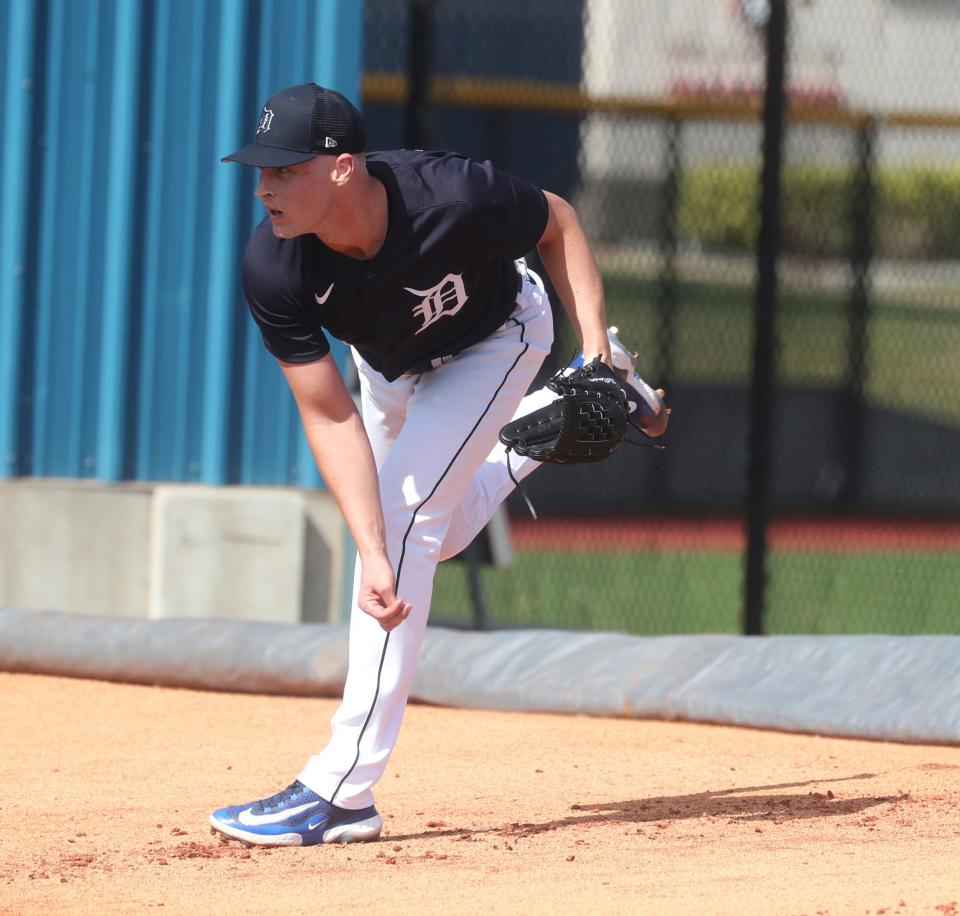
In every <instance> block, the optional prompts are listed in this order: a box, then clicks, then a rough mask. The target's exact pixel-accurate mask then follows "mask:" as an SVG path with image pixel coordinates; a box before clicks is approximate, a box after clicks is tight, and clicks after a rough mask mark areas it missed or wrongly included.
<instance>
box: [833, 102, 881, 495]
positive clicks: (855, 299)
mask: <svg viewBox="0 0 960 916" xmlns="http://www.w3.org/2000/svg"><path fill="white" fill-rule="evenodd" d="M875 133H876V125H875V123H874V121H873V120H872V119H868V120H866V121H864V123H863V124H861V125H860V128H859V130H858V131H857V166H856V171H855V172H854V175H853V181H852V182H851V187H850V194H851V200H850V219H851V228H852V241H851V246H850V268H851V274H852V277H853V282H852V283H851V286H850V312H849V320H848V324H847V377H846V379H845V382H844V392H843V408H842V410H841V423H842V430H841V434H842V436H843V440H842V441H843V443H844V474H843V483H842V486H841V490H840V494H839V497H840V501H841V503H843V504H844V505H846V506H854V505H856V504H857V502H858V501H859V499H860V493H861V488H862V484H863V431H864V427H865V425H866V424H865V419H866V417H865V410H866V408H865V405H864V400H863V389H864V384H865V381H866V375H867V346H868V340H867V332H868V327H869V321H870V268H871V265H872V262H873V209H874V200H875V196H876V191H875V188H874V182H873V152H874V138H875Z"/></svg>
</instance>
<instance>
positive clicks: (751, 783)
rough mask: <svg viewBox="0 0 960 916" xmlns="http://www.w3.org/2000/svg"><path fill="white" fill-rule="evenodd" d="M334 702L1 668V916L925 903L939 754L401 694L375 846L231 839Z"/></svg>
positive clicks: (958, 829)
mask: <svg viewBox="0 0 960 916" xmlns="http://www.w3.org/2000/svg"><path fill="white" fill-rule="evenodd" d="M334 708H335V703H334V702H332V701H330V700H319V699H303V698H286V697H260V696H244V695H233V694H218V693H202V692H194V691H187V690H173V689H165V688H156V687H140V686H128V685H117V684H108V683H101V682H94V681H82V680H71V679H63V678H48V677H39V676H31V675H10V674H0V726H2V736H0V742H2V743H0V747H2V752H0V779H2V785H3V795H2V797H0V828H2V829H0V912H3V913H16V914H21V913H45V914H46V913H70V914H97V916H99V914H106V913H147V912H157V911H161V912H168V913H218V914H222V913H234V914H241V913H257V914H263V913H283V914H290V913H300V912H314V911H331V910H344V909H349V910H364V911H366V912H371V913H413V912H416V913H439V912H444V913H451V912H452V913H460V912H463V913H494V912H496V913H562V912H589V913H671V914H673V913H721V914H725V913H729V914H745V913H757V914H771V913H783V914H788V913H789V914H799V913H806V914H810V916H814V914H817V913H820V914H824V913H829V914H839V913H857V914H863V913H891V914H892V913H932V914H934V916H936V914H937V913H940V914H944V916H949V914H955V913H957V912H958V907H960V903H958V901H960V817H958V810H960V808H958V801H960V749H958V748H949V747H924V746H909V745H897V744H885V743H880V742H863V741H852V740H845V739H826V738H823V739H821V738H816V737H812V736H803V735H787V734H780V733H774V732H763V731H751V730H745V729H736V728H725V727H718V726H701V725H690V724H679V723H666V722H644V721H634V720H613V719H590V718H585V717H573V716H548V715H528V714H518V713H491V712H473V711H470V712H466V711H459V710H450V709H437V708H431V707H425V706H413V707H411V708H410V709H409V710H408V712H407V719H406V723H405V725H404V730H403V732H402V734H401V738H400V743H399V746H398V748H397V751H396V753H395V754H394V757H393V760H392V762H391V765H390V767H389V769H388V771H387V775H386V777H385V778H384V780H383V782H382V783H381V784H380V786H379V787H378V792H377V804H378V807H379V808H380V810H381V812H382V813H383V814H384V817H385V819H386V825H387V826H386V832H385V835H384V837H383V838H382V839H381V840H380V841H379V842H376V843H371V844H367V845H353V846H346V847H339V846H330V847H313V848H307V849H284V850H249V849H245V848H244V847H242V846H239V845H236V844H227V845H225V844H222V843H220V842H219V841H218V840H217V839H215V838H214V837H212V836H211V835H210V833H209V832H208V827H207V818H208V816H209V813H210V811H211V810H212V809H213V808H216V807H219V806H221V805H223V804H226V803H233V802H241V801H246V800H251V799H254V798H257V797H259V796H262V795H266V794H268V793H272V792H274V791H276V790H278V789H280V788H283V787H284V786H285V785H286V784H287V783H288V782H290V781H291V780H292V779H293V778H294V777H295V776H296V774H297V772H298V771H299V768H300V766H301V765H302V763H303V762H304V760H305V758H306V757H307V756H308V755H309V754H310V753H312V752H313V751H314V750H315V749H316V748H317V747H318V746H319V744H320V743H321V742H322V740H324V738H325V736H326V733H327V720H328V719H329V717H330V715H331V714H332V712H333V710H334Z"/></svg>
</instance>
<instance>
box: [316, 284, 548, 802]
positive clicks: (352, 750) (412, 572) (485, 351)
mask: <svg viewBox="0 0 960 916" xmlns="http://www.w3.org/2000/svg"><path fill="white" fill-rule="evenodd" d="M521 275H522V276H523V284H522V288H521V290H520V293H519V294H518V296H517V306H516V309H515V310H514V312H513V314H512V315H511V317H510V318H509V319H508V320H507V321H506V322H505V323H504V324H503V326H502V327H500V329H499V330H497V331H496V332H495V333H493V334H491V335H490V336H489V337H487V338H486V339H485V340H482V341H480V342H479V343H477V344H475V345H474V346H472V347H469V348H468V349H467V350H464V351H463V352H461V353H459V354H457V355H456V356H455V357H454V358H453V359H451V360H450V361H449V362H447V363H444V364H443V365H442V366H440V367H439V368H437V369H434V370H432V371H430V372H426V373H423V374H422V375H416V376H413V377H408V376H404V377H401V378H399V379H397V380H396V381H394V382H387V381H386V380H385V379H384V378H383V376H382V375H380V373H379V372H376V371H375V370H374V369H372V368H371V367H370V366H369V365H367V363H366V362H365V361H364V360H363V359H362V358H361V357H360V356H359V355H358V354H357V353H356V351H354V361H355V362H356V364H357V368H358V369H359V374H360V391H361V411H362V414H363V423H364V427H365V428H366V431H367V435H368V437H369V439H370V444H371V446H372V448H373V454H374V458H375V460H376V463H377V468H378V471H379V476H380V496H381V501H382V504H383V513H384V521H385V525H386V535H387V549H388V552H389V556H390V560H391V562H392V564H393V568H394V570H395V572H396V574H397V594H398V595H399V596H401V597H403V598H404V600H406V601H409V602H410V603H411V604H412V605H413V610H412V612H411V614H410V616H409V617H408V618H407V619H406V620H405V621H404V622H403V623H401V624H400V626H398V627H397V628H396V629H394V630H393V631H391V632H390V633H385V632H384V631H383V630H382V629H381V628H380V625H379V624H378V623H377V621H376V620H374V619H373V618H372V617H370V616H369V615H368V614H365V613H364V612H363V611H361V610H360V609H359V608H358V607H357V590H358V588H359V581H360V576H359V563H358V565H357V569H356V572H355V575H354V592H353V609H352V613H351V619H350V653H349V669H348V673H347V681H346V685H345V687H344V693H343V701H342V703H341V705H340V708H339V709H338V710H337V712H336V713H335V714H334V716H333V719H332V720H331V729H332V735H331V738H330V742H329V743H328V744H327V746H326V747H325V748H324V749H323V750H322V751H321V752H320V753H319V754H317V755H315V756H313V757H311V758H310V760H309V761H308V762H307V765H306V767H305V768H304V770H303V772H302V773H301V774H300V776H299V779H300V781H301V782H303V783H304V784H305V785H306V786H308V787H309V788H310V789H312V790H313V791H314V792H316V793H317V794H318V795H320V796H322V797H323V798H326V799H327V800H329V801H331V802H334V803H335V804H336V805H338V806H340V807H342V808H350V809H356V808H364V807H366V806H368V805H372V804H373V791H372V787H373V785H374V784H375V783H376V782H377V780H379V779H380V777H381V776H382V775H383V772H384V770H385V769H386V766H387V762H388V760H389V758H390V753H391V751H392V750H393V746H394V744H395V743H396V740H397V735H398V734H399V731H400V725H401V723H402V721H403V713H404V710H405V708H406V703H407V698H408V696H409V694H410V687H411V684H412V682H413V675H414V671H415V669H416V664H417V655H418V653H419V651H420V643H421V640H422V639H423V634H424V630H425V629H426V626H427V617H428V615H429V613H430V597H431V593H432V591H433V576H434V572H435V571H436V568H437V563H438V562H440V561H441V560H445V559H448V558H449V557H452V556H455V555H456V554H458V553H459V552H460V551H461V550H462V549H463V548H464V547H466V546H467V545H468V544H469V543H470V542H471V541H472V540H473V538H474V537H475V536H476V535H477V534H478V533H479V532H480V530H481V529H482V528H483V526H484V525H485V524H486V523H487V522H488V521H489V520H490V518H491V517H492V516H493V513H494V512H495V510H496V508H497V506H499V505H500V503H501V502H502V501H503V500H504V499H505V498H506V497H507V496H508V495H509V494H510V492H511V491H512V490H513V488H514V484H513V482H512V481H511V480H510V477H509V474H508V473H507V464H506V452H505V450H504V448H503V446H501V445H500V443H499V440H498V435H499V432H500V429H501V427H502V426H503V425H504V424H505V423H507V422H509V421H510V420H511V419H513V417H514V416H519V415H522V414H524V413H526V412H528V411H529V410H532V409H534V408H535V407H539V406H542V405H543V404H545V403H549V401H550V399H551V397H552V395H550V394H549V393H547V392H544V391H542V390H541V391H538V392H534V393H532V394H531V395H529V396H528V397H526V398H524V394H525V392H526V391H527V388H528V387H529V386H530V384H531V382H532V381H533V379H534V376H535V375H536V373H537V370H538V369H539V368H540V365H541V364H542V363H543V360H544V359H545V358H546V356H547V354H548V353H549V352H550V347H551V344H552V343H553V318H552V315H551V312H550V303H549V301H548V298H547V295H546V293H545V291H544V289H543V284H542V282H541V281H540V278H539V277H537V276H536V274H534V273H532V272H531V271H526V269H525V268H522V269H521ZM441 320H442V319H441ZM521 402H522V403H521ZM510 461H511V467H512V469H513V472H514V476H516V477H517V478H518V479H521V478H522V477H525V476H526V475H527V474H529V473H530V472H531V471H532V470H534V468H535V467H536V466H537V462H534V461H531V460H529V459H521V458H518V457H517V456H516V455H511V458H510Z"/></svg>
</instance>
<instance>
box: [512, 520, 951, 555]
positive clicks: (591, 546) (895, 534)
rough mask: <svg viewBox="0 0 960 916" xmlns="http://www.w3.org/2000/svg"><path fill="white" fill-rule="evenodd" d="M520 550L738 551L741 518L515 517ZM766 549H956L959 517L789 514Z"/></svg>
mask: <svg viewBox="0 0 960 916" xmlns="http://www.w3.org/2000/svg"><path fill="white" fill-rule="evenodd" d="M510 535H511V539H512V542H513V546H514V547H516V548H518V549H520V550H587V551H589V550H653V551H656V550H698V551H719V552H742V551H744V550H745V549H746V546H747V535H746V524H745V522H744V521H743V520H742V519H738V518H725V519H665V518H641V519H539V520H537V521H534V520H533V519H515V520H511V523H510ZM767 543H768V545H769V547H770V548H771V549H772V550H790V551H811V552H817V551H821V552H836V551H872V550H888V551H910V550H916V551H931V550H960V521H949V520H940V519H938V520H926V519H924V520H902V519H869V520H863V519H858V520H846V519H801V520H798V519H790V520H780V521H776V522H774V523H773V524H772V525H771V526H770V528H769V529H768V539H767Z"/></svg>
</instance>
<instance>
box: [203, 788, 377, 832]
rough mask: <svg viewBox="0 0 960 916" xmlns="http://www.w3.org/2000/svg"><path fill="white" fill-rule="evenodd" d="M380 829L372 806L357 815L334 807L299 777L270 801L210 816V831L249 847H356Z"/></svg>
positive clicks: (215, 812)
mask: <svg viewBox="0 0 960 916" xmlns="http://www.w3.org/2000/svg"><path fill="white" fill-rule="evenodd" d="M382 829H383V818H382V817H380V815H379V814H378V813H377V809H376V808H374V807H373V805H370V807H368V808H360V809H359V810H356V811H350V810H348V809H347V808H338V807H337V806H336V805H331V804H330V802H328V801H327V800H326V799H324V798H321V797H320V796H319V795H317V793H316V792H314V791H313V790H311V789H308V788H307V787H306V786H305V785H304V784H303V783H302V782H300V780H299V779H298V780H296V781H295V782H293V783H291V784H290V785H289V786H288V787H287V788H286V789H284V790H283V791H282V792H278V793H277V794H276V795H271V796H270V797H269V798H262V799H260V801H256V802H247V804H245V805H232V806H231V807H228V808H220V809H219V810H217V811H214V812H213V814H211V815H210V832H211V833H214V834H216V833H220V834H223V836H225V837H228V838H230V839H234V840H239V841H240V842H241V843H246V844H247V845H249V846H313V845H314V844H317V843H357V842H363V841H365V840H375V839H376V838H377V837H378V836H380V831H381V830H382Z"/></svg>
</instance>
